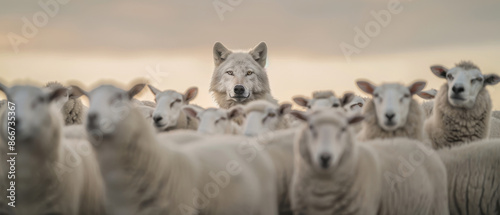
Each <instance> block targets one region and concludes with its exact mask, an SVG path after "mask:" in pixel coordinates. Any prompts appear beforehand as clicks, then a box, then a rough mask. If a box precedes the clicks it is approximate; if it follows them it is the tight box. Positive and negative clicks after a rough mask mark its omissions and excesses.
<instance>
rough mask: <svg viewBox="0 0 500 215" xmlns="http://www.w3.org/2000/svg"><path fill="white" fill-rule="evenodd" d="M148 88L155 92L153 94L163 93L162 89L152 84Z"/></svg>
mask: <svg viewBox="0 0 500 215" xmlns="http://www.w3.org/2000/svg"><path fill="white" fill-rule="evenodd" d="M148 88H149V89H150V90H151V92H152V93H153V95H156V94H158V93H161V90H159V89H157V88H156V87H153V86H151V85H150V84H148Z"/></svg>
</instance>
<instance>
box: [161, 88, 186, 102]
mask: <svg viewBox="0 0 500 215" xmlns="http://www.w3.org/2000/svg"><path fill="white" fill-rule="evenodd" d="M161 98H168V100H169V101H170V100H172V101H173V100H176V99H180V100H184V95H182V94H181V93H179V92H177V91H175V90H165V91H162V92H160V93H158V94H156V100H157V101H160V99H161Z"/></svg>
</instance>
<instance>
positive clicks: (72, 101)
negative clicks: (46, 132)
mask: <svg viewBox="0 0 500 215" xmlns="http://www.w3.org/2000/svg"><path fill="white" fill-rule="evenodd" d="M61 87H64V86H63V85H62V84H61V83H59V82H56V81H54V82H48V83H47V84H46V85H45V88H48V89H51V90H53V89H57V88H61ZM67 89H68V92H67V94H66V95H63V96H61V98H59V99H58V101H56V102H55V103H56V105H57V106H58V107H59V108H60V109H61V112H62V115H63V120H64V124H65V125H73V124H82V123H83V119H84V118H85V117H86V114H87V109H88V108H87V107H86V106H85V105H83V103H82V100H81V99H80V95H77V94H74V93H73V91H72V89H71V87H67Z"/></svg>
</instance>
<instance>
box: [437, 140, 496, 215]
mask: <svg viewBox="0 0 500 215" xmlns="http://www.w3.org/2000/svg"><path fill="white" fill-rule="evenodd" d="M438 154H439V156H440V157H441V160H442V161H443V163H444V164H445V166H446V169H447V175H448V197H449V208H450V214H498V213H499V212H500V195H499V191H500V180H499V179H500V171H499V168H500V156H499V155H500V139H494V140H480V141H477V142H471V143H469V144H464V145H461V146H456V147H452V148H443V149H441V150H438Z"/></svg>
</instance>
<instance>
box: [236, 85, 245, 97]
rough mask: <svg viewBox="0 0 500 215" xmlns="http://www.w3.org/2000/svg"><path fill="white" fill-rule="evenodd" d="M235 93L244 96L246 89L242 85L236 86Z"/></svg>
mask: <svg viewBox="0 0 500 215" xmlns="http://www.w3.org/2000/svg"><path fill="white" fill-rule="evenodd" d="M234 93H235V94H236V95H243V93H245V87H243V86H242V85H236V86H234Z"/></svg>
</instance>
